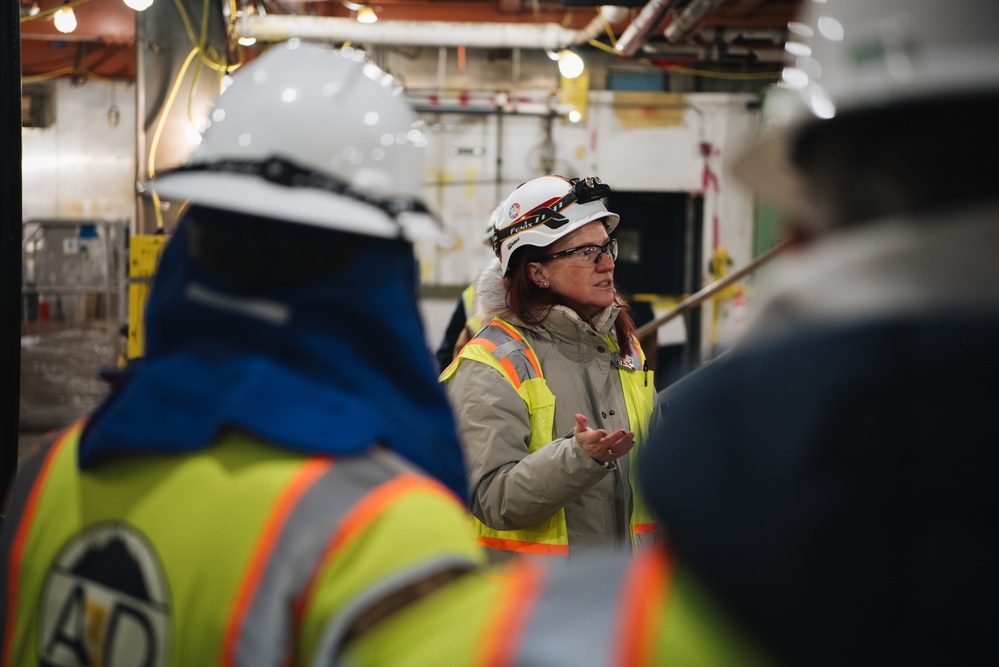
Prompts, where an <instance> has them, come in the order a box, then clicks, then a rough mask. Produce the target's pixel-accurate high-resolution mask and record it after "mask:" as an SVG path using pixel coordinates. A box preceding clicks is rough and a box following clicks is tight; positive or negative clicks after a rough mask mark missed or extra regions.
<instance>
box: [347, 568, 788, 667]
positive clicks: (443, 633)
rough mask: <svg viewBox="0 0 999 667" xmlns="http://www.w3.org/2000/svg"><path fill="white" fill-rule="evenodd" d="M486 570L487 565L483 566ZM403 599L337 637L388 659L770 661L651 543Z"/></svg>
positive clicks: (352, 650)
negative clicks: (368, 627) (375, 622)
mask: <svg viewBox="0 0 999 667" xmlns="http://www.w3.org/2000/svg"><path fill="white" fill-rule="evenodd" d="M487 572H488V571H487ZM493 572H494V573H493V575H492V576H490V575H489V574H472V575H468V576H465V577H462V579H461V580H459V581H456V582H454V583H452V584H450V585H448V586H447V587H446V588H445V589H444V590H442V591H441V592H440V593H438V594H436V595H435V596H434V597H433V598H428V599H424V600H422V601H420V602H419V603H417V604H415V605H413V606H412V607H409V608H407V609H405V610H403V611H401V612H400V613H398V614H396V615H394V616H393V617H391V618H389V619H387V620H386V621H385V622H384V623H382V624H380V625H379V626H378V627H377V628H374V629H373V630H372V631H371V632H370V633H368V634H366V635H364V636H362V637H360V638H359V639H358V640H357V641H355V642H353V643H352V644H351V645H350V646H349V647H348V648H347V657H349V658H350V664H352V665H392V666H393V667H438V666H439V665H472V666H475V667H516V666H517V665H544V666H545V667H579V665H588V666H592V667H650V666H652V665H670V666H671V667H672V666H680V667H702V666H703V665H726V667H727V666H730V665H731V666H737V667H768V666H770V665H776V664H779V663H777V662H776V661H774V660H771V659H770V658H769V656H768V655H767V654H765V653H764V652H762V651H761V649H760V647H759V645H758V644H757V643H756V642H755V641H753V640H752V639H751V638H750V636H749V635H748V634H747V633H746V632H745V631H744V629H743V628H742V627H740V626H739V625H737V624H736V623H734V622H733V618H732V617H731V616H730V615H729V614H728V613H726V611H725V609H724V608H723V607H721V606H720V605H719V604H717V602H716V600H714V599H713V597H712V596H711V595H710V593H709V592H708V591H707V590H706V589H705V588H704V587H703V585H701V583H700V582H699V581H698V580H697V579H696V578H695V577H694V576H693V573H692V571H691V570H690V568H687V567H684V564H683V561H682V559H680V561H679V562H675V561H673V560H672V559H670V558H669V557H668V556H667V555H666V554H665V553H663V552H662V550H661V549H650V550H646V551H643V552H642V553H639V554H637V555H634V556H632V555H630V554H623V553H621V552H620V551H617V550H597V551H588V552H587V553H585V554H582V556H581V557H580V558H574V559H573V560H571V561H570V562H568V563H560V564H559V566H556V567H549V566H546V564H542V563H539V562H538V561H537V560H536V559H532V558H515V559H512V560H511V561H509V562H508V563H505V564H504V565H503V566H500V567H498V568H496V569H495V570H494V571H493Z"/></svg>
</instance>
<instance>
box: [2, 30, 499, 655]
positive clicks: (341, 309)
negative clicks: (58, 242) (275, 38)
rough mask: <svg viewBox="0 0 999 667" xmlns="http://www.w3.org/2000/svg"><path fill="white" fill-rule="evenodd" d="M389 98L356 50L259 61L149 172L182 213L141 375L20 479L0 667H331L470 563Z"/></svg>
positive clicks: (413, 179)
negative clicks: (168, 163) (169, 163)
mask: <svg viewBox="0 0 999 667" xmlns="http://www.w3.org/2000/svg"><path fill="white" fill-rule="evenodd" d="M244 70H245V71H244ZM398 91H399V88H398V86H397V84H396V83H395V82H394V80H392V79H391V77H389V76H388V75H387V74H386V73H384V72H381V71H380V70H378V69H377V68H376V67H375V66H374V65H373V64H372V63H370V62H365V61H364V58H363V54H362V53H360V52H358V51H354V50H352V49H344V50H342V51H336V50H334V49H331V48H329V47H326V46H320V45H317V44H308V43H306V42H299V41H298V40H291V41H290V42H286V43H283V44H279V45H275V46H273V47H271V48H270V49H268V50H267V51H266V52H265V53H264V54H262V55H261V56H260V57H259V58H257V59H256V60H255V61H253V62H252V63H251V64H250V65H248V66H246V67H245V68H244V69H241V70H239V71H238V72H237V73H236V75H235V80H234V82H233V83H232V85H231V86H230V87H229V88H228V89H227V90H226V91H225V92H224V93H223V94H222V95H221V96H220V97H219V98H218V100H217V103H216V105H215V108H214V111H213V112H212V115H211V118H212V124H211V126H210V127H208V129H207V131H206V133H205V135H204V141H203V143H202V144H201V145H200V147H199V148H198V149H197V150H196V151H195V152H194V154H193V155H192V156H191V158H190V159H189V160H188V162H187V164H186V165H184V166H183V167H180V168H178V169H175V170H172V171H168V172H164V173H162V174H161V175H159V176H158V177H157V178H156V179H155V181H154V183H153V186H154V187H155V189H156V191H157V192H158V193H159V195H160V196H162V197H165V198H169V199H176V200H190V201H191V202H192V204H191V206H190V207H189V208H187V209H186V211H185V212H184V214H183V215H182V218H181V220H180V222H179V223H178V225H177V227H176V229H175V230H174V232H173V234H172V238H171V239H170V241H169V242H168V245H167V247H166V248H165V250H164V254H163V257H162V260H161V263H160V266H159V270H158V273H157V275H156V278H155V282H154V285H153V289H152V292H151V295H150V298H149V302H148V309H147V312H146V319H145V322H146V334H147V348H146V350H145V357H144V358H143V359H141V360H139V361H137V362H136V363H134V364H132V365H131V366H130V367H129V368H128V369H127V370H126V371H125V375H124V377H123V378H122V379H121V381H120V382H118V383H117V384H116V385H115V387H114V388H113V390H112V392H111V394H110V395H109V397H108V398H107V399H106V401H105V402H104V403H103V404H102V405H100V406H99V407H98V408H97V409H96V411H95V412H94V413H93V414H91V415H89V416H86V417H84V418H82V419H81V420H80V421H79V422H78V423H76V424H75V425H73V426H72V427H70V428H69V429H68V430H67V431H66V432H64V433H63V434H62V435H61V436H60V437H59V438H58V439H57V440H56V441H55V443H54V444H51V445H49V446H45V447H42V448H41V450H40V451H36V452H34V454H33V455H32V456H31V457H30V458H28V459H26V460H25V461H24V462H23V464H22V465H21V467H20V470H19V473H18V475H17V478H16V480H15V487H14V491H13V495H12V498H11V501H10V505H9V507H8V510H7V513H6V517H5V521H4V524H3V530H2V534H0V547H2V548H0V567H2V576H0V651H2V654H0V663H2V664H4V665H37V664H53V665H54V664H78V665H85V664H86V665H98V664H100V665H111V666H113V665H137V664H143V665H168V664H169V665H219V664H227V665H250V664H252V665H285V664H311V665H329V664H334V663H335V662H336V661H337V659H338V655H339V652H340V650H341V646H342V645H343V644H345V643H347V642H349V641H350V640H351V639H354V638H356V637H358V636H363V634H364V633H365V632H366V631H367V630H369V629H370V628H371V627H373V626H375V625H376V624H377V623H379V622H380V621H383V620H384V619H385V618H386V617H390V615H391V614H393V613H394V612H395V611H397V610H398V609H400V608H401V607H404V606H405V605H406V604H409V603H411V602H413V601H414V600H417V599H419V598H421V597H422V596H425V595H436V594H437V593H436V592H435V591H437V590H438V589H440V587H441V586H442V585H443V584H444V583H445V582H448V581H450V580H452V579H454V578H455V577H458V576H460V575H463V574H466V573H469V572H470V571H472V570H473V569H474V568H476V567H477V566H479V565H481V564H482V563H484V562H485V560H486V559H485V555H484V553H483V552H482V550H481V549H480V548H479V547H478V546H477V545H476V543H475V536H474V533H473V531H472V529H471V527H470V525H469V521H468V514H467V511H466V508H465V502H466V496H467V492H466V474H465V468H464V465H463V462H462V458H461V450H460V445H459V442H458V436H457V432H456V430H455V427H454V423H453V420H452V418H451V414H450V412H449V406H448V403H447V399H446V396H445V393H444V391H443V388H442V387H441V386H440V385H439V383H438V382H437V372H436V369H435V368H434V363H433V359H432V357H431V355H429V354H428V353H427V350H426V347H425V343H424V341H425V338H424V331H423V328H422V323H421V321H420V316H419V312H418V310H417V305H416V302H415V298H414V295H415V293H416V285H415V281H416V272H415V271H414V256H413V251H412V244H411V241H410V239H413V238H417V237H419V236H420V235H422V234H424V233H427V234H431V235H432V234H435V233H436V231H435V230H436V229H437V227H438V225H437V223H436V221H435V219H434V218H433V216H431V215H430V214H429V213H428V211H427V210H426V208H425V207H424V205H423V204H422V203H421V201H420V200H419V198H418V193H419V190H420V186H421V183H422V179H423V166H422V164H423V163H422V161H423V148H422V147H423V146H424V145H425V141H423V140H421V138H420V135H419V127H418V126H417V125H416V124H415V122H414V121H415V116H414V114H413V113H412V111H411V109H410V108H409V106H408V105H407V104H406V102H405V100H404V98H403V97H402V96H401V95H398V94H397V93H398ZM385 136H388V137H396V138H397V139H396V141H395V142H392V143H391V144H390V145H386V144H385V142H383V141H382V138H383V137H385ZM398 137H406V140H405V141H400V140H398ZM348 153H349V154H350V155H355V156H360V157H361V158H363V159H357V160H351V159H344V156H346V155H348ZM362 163H363V168H361V167H359V166H358V165H361V164H362ZM469 577H470V580H474V575H469Z"/></svg>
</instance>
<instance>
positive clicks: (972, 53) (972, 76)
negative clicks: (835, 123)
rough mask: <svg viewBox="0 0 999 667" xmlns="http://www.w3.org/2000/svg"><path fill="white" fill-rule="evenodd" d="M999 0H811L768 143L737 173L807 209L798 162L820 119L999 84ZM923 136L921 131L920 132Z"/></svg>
mask: <svg viewBox="0 0 999 667" xmlns="http://www.w3.org/2000/svg"><path fill="white" fill-rule="evenodd" d="M997 26H999V0H946V1H942V0H804V3H803V12H802V15H801V16H800V17H799V20H797V21H795V22H792V23H791V24H789V26H788V42H787V45H786V51H787V54H788V66H787V67H786V68H785V69H784V73H783V76H782V81H781V89H779V90H776V91H774V94H773V95H772V96H770V99H768V102H769V103H770V104H769V108H766V107H765V108H764V116H765V119H766V125H767V127H766V128H765V130H764V133H763V136H762V138H761V141H760V142H758V143H756V144H754V145H753V146H751V147H749V149H748V150H746V151H745V152H744V153H743V154H742V155H741V156H740V157H739V158H738V159H737V160H736V161H735V162H734V163H733V172H734V174H735V175H736V176H737V177H738V178H739V179H741V180H742V181H744V182H745V183H746V184H747V185H749V186H751V187H752V188H753V189H754V190H756V191H757V192H758V193H759V194H760V195H761V196H762V197H764V198H766V199H769V200H771V201H773V202H775V203H777V204H780V205H783V206H784V207H785V208H788V209H790V210H792V211H793V210H801V209H804V208H807V201H805V196H804V193H803V192H802V191H801V185H800V183H799V182H798V179H797V177H796V176H795V173H794V168H793V165H792V164H791V151H792V149H793V143H794V141H795V137H796V136H797V135H798V134H799V133H800V132H801V131H802V130H803V129H806V128H808V127H811V126H812V125H813V124H815V123H822V122H827V121H830V120H832V119H835V118H837V117H842V116H845V115H850V116H855V115H858V114H862V113H865V112H868V111H872V110H882V109H888V108H893V107H899V106H902V105H907V104H917V103H920V102H924V101H934V100H940V99H941V98H946V97H953V98H960V97H963V96H968V95H973V94H975V93H979V92H987V91H993V92H994V91H997V90H999V30H997ZM913 140H914V141H918V137H913Z"/></svg>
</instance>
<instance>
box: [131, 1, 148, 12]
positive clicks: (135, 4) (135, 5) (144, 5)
mask: <svg viewBox="0 0 999 667" xmlns="http://www.w3.org/2000/svg"><path fill="white" fill-rule="evenodd" d="M152 5H153V0H125V6H127V7H128V8H129V9H134V10H135V11H137V12H142V11H145V10H147V9H149V8H150V7H152Z"/></svg>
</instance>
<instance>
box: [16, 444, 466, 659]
mask: <svg viewBox="0 0 999 667" xmlns="http://www.w3.org/2000/svg"><path fill="white" fill-rule="evenodd" d="M81 430H82V425H80V424H77V425H75V426H74V427H72V428H70V429H69V430H68V431H67V432H66V433H65V434H64V435H63V436H62V437H60V438H59V439H58V440H57V441H56V442H55V444H54V445H53V446H52V447H51V448H50V449H49V450H48V452H47V453H46V454H45V455H44V456H40V457H38V458H37V459H32V460H31V462H30V464H29V467H28V468H27V469H22V471H20V473H19V478H18V483H17V484H16V486H15V495H14V497H13V499H12V503H11V508H10V512H9V514H8V516H7V517H6V521H5V524H4V527H3V533H2V540H3V541H2V546H3V551H2V553H0V565H2V567H3V571H2V573H0V576H2V581H3V582H4V585H3V586H0V623H2V625H0V636H2V637H3V642H2V647H0V648H2V654H0V663H2V664H3V665H38V664H93V665H115V664H145V665H168V664H169V665H243V664H266V665H279V664H280V665H298V664H317V665H325V664H332V663H333V662H335V660H336V654H337V650H338V648H339V645H340V642H341V639H342V633H343V632H344V630H345V629H346V628H347V627H349V626H350V625H351V623H352V622H353V621H354V620H355V618H356V614H358V613H359V612H360V610H362V609H364V608H365V606H366V605H364V604H361V601H363V600H365V599H366V600H367V602H371V601H372V600H374V599H378V598H380V597H381V596H382V595H384V594H385V593H386V592H387V591H391V590H395V587H397V586H404V585H406V584H407V583H412V582H414V581H419V580H422V579H423V578H424V577H426V576H427V575H428V573H433V572H435V571H438V570H443V569H450V568H451V567H454V566H455V565H456V564H459V565H460V566H462V567H464V566H467V567H474V566H476V565H478V564H481V563H482V562H483V561H484V560H485V559H484V557H483V555H482V552H481V550H480V549H479V548H478V546H477V545H476V544H475V538H474V536H473V535H472V531H471V530H470V529H469V526H468V519H467V510H466V509H465V507H464V505H463V503H462V502H461V501H460V500H459V499H458V498H456V497H455V496H454V494H453V493H452V492H451V491H449V490H448V489H446V488H445V487H444V486H443V485H441V484H439V483H437V482H436V481H435V480H432V479H430V478H428V477H426V476H424V475H422V474H416V473H414V472H413V471H412V468H411V467H410V466H409V465H408V464H406V463H405V462H404V461H403V460H402V459H401V458H399V457H398V456H396V455H395V454H393V453H392V452H389V451H388V450H384V449H380V448H373V450H372V451H371V452H369V453H366V454H365V455H363V456H356V457H343V458H340V459H335V458H330V457H306V456H302V455H300V454H296V453H294V452H290V451H285V450H283V449H276V448H273V447H270V446H268V445H266V444H264V443H261V442H258V441H255V440H252V439H251V438H249V437H248V436H245V435H241V434H235V433H233V434H230V435H226V436H224V437H223V438H221V439H220V441H219V442H217V443H215V444H213V445H212V446H211V447H209V448H206V449H204V450H202V451H199V452H197V453H192V454H184V455H176V456H169V455H158V454H147V455H141V456H140V455H132V456H118V457H114V458H111V459H108V460H107V461H103V462H99V463H97V464H96V465H95V466H93V467H91V468H87V469H84V470H80V469H79V467H78V465H77V447H78V440H79V434H80V432H81ZM388 584H391V585H390V586H389V585H388ZM126 658H127V659H126ZM123 659H126V660H125V661H124V662H123V661H122V660H123Z"/></svg>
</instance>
